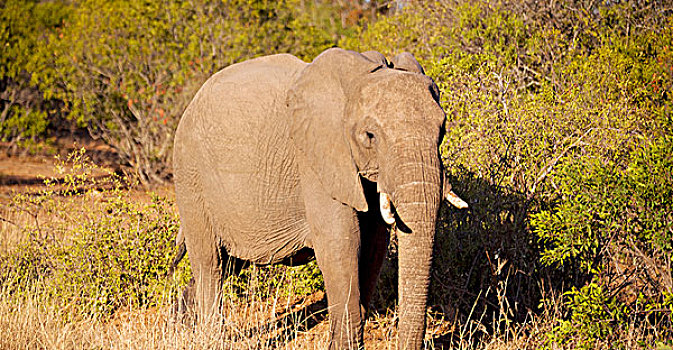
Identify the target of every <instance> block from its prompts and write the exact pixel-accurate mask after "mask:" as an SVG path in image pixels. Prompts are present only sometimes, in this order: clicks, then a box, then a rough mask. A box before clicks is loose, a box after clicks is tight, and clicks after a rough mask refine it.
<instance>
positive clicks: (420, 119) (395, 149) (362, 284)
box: [174, 49, 447, 349]
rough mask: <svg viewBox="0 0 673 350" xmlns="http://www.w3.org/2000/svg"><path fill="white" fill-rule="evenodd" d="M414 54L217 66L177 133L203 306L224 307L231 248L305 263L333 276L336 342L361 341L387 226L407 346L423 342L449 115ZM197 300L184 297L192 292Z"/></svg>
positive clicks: (252, 257)
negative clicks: (385, 209) (387, 205)
mask: <svg viewBox="0 0 673 350" xmlns="http://www.w3.org/2000/svg"><path fill="white" fill-rule="evenodd" d="M438 95H439V93H438V89H437V87H436V85H435V84H434V83H433V81H432V80H431V79H430V78H428V77H427V76H425V75H424V74H423V70H422V68H421V66H420V65H419V64H418V62H417V61H416V60H415V59H414V58H413V56H411V55H410V54H402V55H398V56H396V57H395V58H394V59H392V60H391V62H387V61H386V59H385V58H384V57H383V55H381V54H380V53H378V52H366V53H364V54H359V53H356V52H352V51H345V50H342V49H329V50H327V51H325V52H323V53H322V54H321V55H319V56H318V57H317V58H316V59H315V60H314V61H313V62H312V63H310V64H307V63H305V62H303V61H301V60H299V59H298V58H296V57H294V56H291V55H274V56H267V57H260V58H256V59H253V60H249V61H246V62H243V63H239V64H235V65H232V66H230V67H227V68H226V69H224V70H222V71H220V72H219V73H217V74H215V75H214V76H213V77H211V78H210V79H209V80H208V81H207V82H206V83H205V84H204V85H203V87H202V88H201V89H200V90H199V92H198V93H197V94H196V97H195V98H194V100H193V101H192V102H191V104H190V105H189V107H188V108H187V110H186V111H185V113H184V115H183V117H182V120H181V121H180V124H179V126H178V129H177V133H176V135H175V151H174V165H175V187H176V199H177V204H178V208H179V211H180V220H181V232H182V236H183V237H184V242H185V243H186V247H187V251H188V253H189V260H190V263H191V267H192V271H193V273H194V276H195V279H194V281H193V283H192V284H191V285H190V286H189V287H188V290H186V291H185V294H184V295H185V296H187V298H193V299H194V300H195V304H196V305H197V312H199V313H209V312H213V310H214V308H217V307H218V306H219V304H218V303H219V294H220V291H221V285H222V281H223V276H224V270H226V263H227V261H228V260H229V257H230V256H233V257H236V258H240V259H243V260H247V261H250V262H252V263H256V264H274V263H280V262H285V263H293V264H298V263H304V262H306V261H307V260H308V259H309V258H310V257H312V256H313V255H315V258H316V259H317V261H318V265H319V267H320V270H321V271H322V273H323V276H324V279H325V285H326V289H327V298H328V303H329V315H330V321H331V322H330V324H331V345H330V348H331V349H342V348H360V347H362V330H363V321H364V315H365V310H366V308H367V307H368V305H369V302H370V300H371V297H372V292H373V289H374V286H375V284H376V280H377V278H378V275H379V272H380V269H381V264H382V262H383V259H384V257H385V254H386V249H387V246H388V242H389V238H390V233H389V232H390V227H389V226H388V225H386V223H385V222H384V221H383V220H382V218H381V214H380V213H379V195H378V193H377V190H378V191H380V192H385V193H388V194H390V197H391V199H392V203H393V206H394V207H395V211H396V216H395V219H396V221H397V222H396V226H397V229H398V237H399V238H398V239H399V281H400V283H399V298H400V300H399V310H398V312H399V348H401V349H420V348H421V347H422V346H423V337H424V332H425V309H426V299H427V294H428V285H429V281H430V278H429V276H430V265H431V259H432V248H433V242H434V234H435V220H436V217H437V211H438V208H439V204H440V200H441V197H442V191H443V185H444V186H446V185H447V184H446V183H444V184H443V182H444V181H443V179H444V177H443V176H442V169H441V163H440V159H439V155H438V144H439V143H440V136H441V135H440V134H441V132H442V131H441V129H442V126H443V123H444V119H445V114H444V111H443V110H442V108H441V107H440V106H439V104H438V102H437V100H438ZM187 302H188V303H189V300H187Z"/></svg>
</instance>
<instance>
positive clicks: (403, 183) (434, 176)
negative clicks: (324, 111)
mask: <svg viewBox="0 0 673 350" xmlns="http://www.w3.org/2000/svg"><path fill="white" fill-rule="evenodd" d="M427 148H431V150H432V152H431V153H430V154H431V155H430V157H429V158H428V153H427V152H425V153H422V152H419V149H424V148H423V147H420V148H415V149H416V151H415V152H414V151H411V150H406V151H402V152H401V154H407V155H412V156H411V159H409V158H408V159H406V161H404V160H403V161H402V164H398V165H397V169H399V171H398V177H397V178H398V179H399V182H397V183H396V184H395V185H394V186H393V189H394V191H393V196H392V197H393V204H394V205H395V208H396V211H397V215H398V220H399V221H398V223H397V237H398V247H399V250H398V259H399V260H398V262H399V285H398V291H399V310H398V313H399V326H398V327H399V348H400V349H421V348H422V347H423V338H424V335H425V310H426V305H427V296H428V287H429V284H430V267H431V265H432V251H433V245H434V239H435V224H436V219H437V212H438V210H439V205H440V201H441V192H442V190H441V189H442V182H441V170H440V163H439V157H438V155H437V146H436V145H430V146H428V147H427ZM427 148H425V150H426V151H427Z"/></svg>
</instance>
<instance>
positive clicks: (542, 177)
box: [526, 128, 596, 201]
mask: <svg viewBox="0 0 673 350" xmlns="http://www.w3.org/2000/svg"><path fill="white" fill-rule="evenodd" d="M595 129H596V128H589V129H588V130H587V131H585V132H584V134H582V136H580V137H579V138H577V140H575V142H573V143H571V144H570V145H569V146H568V147H566V148H565V149H564V150H563V151H562V152H561V153H560V154H559V155H558V156H556V157H555V158H554V160H552V161H551V163H549V164H547V165H546V166H545V167H544V168H542V171H541V172H540V175H538V177H537V179H535V182H534V183H533V187H532V188H531V189H530V191H529V192H528V196H527V198H526V199H527V200H529V201H530V200H531V199H533V196H535V189H536V188H537V186H538V185H539V184H540V183H542V181H544V180H545V179H546V178H547V176H548V175H549V173H551V171H552V169H553V168H554V166H555V165H556V164H557V163H558V162H559V160H561V158H563V156H565V154H566V153H568V151H570V150H571V149H573V148H575V147H576V146H577V145H579V143H580V142H582V139H584V137H585V136H587V135H588V134H589V133H590V132H592V131H593V130H595Z"/></svg>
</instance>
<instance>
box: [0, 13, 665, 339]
mask: <svg viewBox="0 0 673 350" xmlns="http://www.w3.org/2000/svg"><path fill="white" fill-rule="evenodd" d="M0 4H2V8H1V9H0V44H1V45H2V48H3V51H2V55H0V98H1V102H0V103H1V105H0V112H1V113H2V114H0V137H1V138H2V141H3V146H4V148H5V149H6V150H7V152H8V153H11V154H29V153H31V152H45V150H49V149H53V148H54V144H55V142H56V141H55V140H57V139H58V138H59V137H62V136H63V135H64V134H70V133H79V134H82V135H87V137H90V138H94V139H98V140H101V141H102V142H104V143H105V144H107V145H108V146H109V147H110V148H111V149H112V150H114V154H116V157H118V158H116V160H115V162H117V163H118V164H121V165H122V167H121V168H120V169H117V171H110V170H108V169H105V168H102V167H99V166H97V165H96V164H94V163H93V162H92V161H91V160H90V159H89V158H88V157H87V155H86V153H84V152H82V151H78V152H75V153H72V154H70V155H69V156H68V157H63V158H59V159H58V160H57V161H56V163H55V167H56V171H55V173H56V175H55V176H53V177H50V178H46V179H45V180H44V185H43V186H41V187H40V188H39V189H38V190H31V191H24V192H19V193H15V194H14V195H12V196H11V198H9V199H3V200H2V205H3V207H2V210H0V230H2V231H3V232H2V237H3V240H4V242H2V243H1V244H0V247H1V248H2V249H1V250H0V284H1V285H0V347H2V348H26V347H28V348H54V347H61V348H82V347H84V348H101V347H122V348H187V347H189V348H194V347H209V348H213V347H214V348H271V347H279V346H280V347H282V346H281V345H279V344H285V343H288V345H287V347H288V348H302V349H303V348H311V349H312V348H321V347H324V346H325V342H326V339H325V338H324V336H323V334H324V333H325V332H324V331H323V332H321V331H320V330H321V329H322V330H324V329H325V328H324V322H322V323H321V322H320V321H323V320H324V312H320V311H318V309H320V306H321V305H322V304H321V302H320V301H319V299H320V298H321V292H320V291H321V290H322V280H321V277H320V273H319V270H317V267H316V266H315V264H309V265H307V266H304V267H294V268H290V267H264V268H260V267H249V268H247V269H245V270H243V273H242V274H241V275H240V276H236V277H230V279H229V280H227V284H226V286H227V287H226V288H225V289H226V293H227V298H226V300H227V302H226V303H225V304H226V307H225V309H226V311H225V312H224V314H225V319H226V321H225V322H221V320H219V321H218V320H203V323H204V324H203V325H200V326H201V327H200V328H198V330H196V331H195V329H194V328H190V327H188V326H187V325H183V324H180V323H173V322H170V313H171V302H172V300H173V298H174V297H175V295H176V293H177V290H179V288H180V287H181V286H183V285H184V284H185V283H186V280H187V279H188V278H189V276H190V272H189V268H188V264H185V262H184V261H183V262H182V263H181V264H180V265H179V266H178V268H177V269H176V270H175V271H170V264H171V261H172V258H173V256H174V254H175V252H174V249H175V248H174V247H173V239H174V237H175V235H176V233H177V229H178V219H177V216H176V210H175V208H174V204H173V202H172V192H171V190H170V187H166V184H168V185H170V178H171V164H170V159H171V143H172V134H173V131H174V129H175V126H176V124H177V121H178V120H179V117H180V115H181V112H182V110H184V108H185V106H186V104H187V103H188V102H189V100H190V98H191V97H192V96H193V95H194V93H195V91H196V89H198V88H199V86H200V85H201V84H202V83H203V81H204V80H205V79H206V78H207V77H208V76H209V75H211V74H212V73H214V72H215V71H217V70H219V69H221V68H223V67H225V66H227V65H229V64H232V63H234V62H238V61H242V60H244V59H246V58H251V57H255V56H260V55H266V54H272V53H278V52H289V53H292V54H295V55H297V56H298V57H300V58H302V59H304V60H311V59H312V58H313V57H314V56H315V55H317V54H318V53H319V52H321V51H323V50H324V49H325V48H328V47H332V46H341V47H344V48H349V49H353V50H357V51H367V50H378V51H380V52H382V53H384V54H385V55H387V56H389V55H394V54H396V53H398V52H401V51H409V52H411V53H413V54H414V55H415V57H416V58H417V59H419V61H420V62H421V63H422V65H423V67H424V68H425V70H426V74H428V75H429V76H431V77H433V78H434V80H435V82H436V83H437V85H438V86H439V88H440V90H441V92H442V94H441V103H442V106H443V107H444V109H445V111H446V112H447V133H446V137H445V139H444V142H443V144H442V146H441V151H442V157H443V160H444V163H445V165H446V166H447V169H448V170H449V173H450V177H451V180H452V184H453V187H454V190H455V191H456V192H457V193H459V194H460V195H461V197H463V198H465V199H466V200H467V201H468V202H469V203H470V209H469V210H467V211H456V210H453V209H450V208H448V207H446V208H442V221H441V222H440V228H439V229H438V233H437V243H436V247H435V250H436V251H435V255H434V256H435V260H434V270H433V271H434V272H433V274H434V275H433V281H432V286H431V298H430V301H429V307H428V326H429V329H428V334H427V340H428V346H429V347H430V348H436V349H439V348H449V347H454V348H490V349H492V348H496V349H499V348H527V349H538V348H546V349H559V348H581V349H593V348H621V349H640V348H643V349H652V348H658V349H670V348H671V347H673V324H672V321H673V320H672V313H673V275H672V273H671V270H672V266H671V263H672V262H671V256H672V255H673V254H672V253H673V210H672V209H671V208H672V207H673V157H672V156H671V154H673V110H672V109H673V104H672V103H671V100H672V98H673V96H671V95H672V93H673V46H672V43H673V4H672V3H670V2H667V1H582V0H563V1H556V2H540V1H509V0H501V1H492V2H489V1H471V0H447V1H430V2H394V1H393V2H387V1H319V0H314V1H299V0H286V1H278V2H274V1H261V0H260V1H257V0H254V1H242V0H226V1H213V0H194V1H187V2H183V1H173V0H169V1H163V2H154V1H144V2H138V1H122V0H114V1H99V0H72V1H25V0H24V1H19V0H6V1H0ZM0 171H1V170H0ZM0 176H2V174H0ZM147 189H151V190H152V191H155V192H157V193H160V194H155V193H153V192H146V190H147ZM395 251H396V250H395V241H394V240H393V242H392V243H391V247H390V254H389V256H388V259H387V261H386V265H385V266H384V271H383V273H382V276H381V279H380V281H379V288H378V292H377V295H376V298H375V300H374V303H375V312H374V313H373V314H372V315H371V316H370V318H369V321H368V325H367V328H366V330H365V332H366V333H367V334H368V335H367V336H366V342H367V345H368V346H370V347H372V348H388V347H392V346H393V345H394V342H395V333H394V332H395V327H394V324H395V302H396V295H395V293H396V287H395V286H396V283H397V282H396V266H395V264H396V258H395ZM315 305H317V307H316V306H315ZM322 306H323V307H324V305H322ZM313 313H315V314H313ZM311 314H313V315H312V316H311ZM316 324H318V325H317V326H315V325H316ZM314 326H315V327H314ZM321 327H322V328H321ZM314 330H317V331H314ZM312 332H313V333H312ZM258 334H264V336H261V337H260V336H258Z"/></svg>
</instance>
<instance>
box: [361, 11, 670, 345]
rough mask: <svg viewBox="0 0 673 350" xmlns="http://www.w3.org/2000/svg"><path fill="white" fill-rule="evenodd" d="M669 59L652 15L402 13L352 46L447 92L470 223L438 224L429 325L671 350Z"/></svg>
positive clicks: (455, 218)
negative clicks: (417, 65)
mask: <svg viewBox="0 0 673 350" xmlns="http://www.w3.org/2000/svg"><path fill="white" fill-rule="evenodd" d="M671 43H673V10H672V9H671V7H670V4H669V5H666V4H664V3H662V2H657V1H652V2H635V1H634V2H629V1H626V2H612V1H609V2H589V1H560V2H534V1H524V2H519V1H498V2H481V1H436V2H432V3H424V4H422V3H410V4H408V6H407V7H406V8H405V10H404V12H403V13H401V14H398V15H395V16H390V17H387V18H383V19H382V20H380V21H378V22H377V23H375V24H373V25H372V26H370V27H369V28H367V29H366V30H362V31H361V33H360V35H359V36H358V37H357V39H354V40H352V41H350V42H349V46H350V47H351V48H353V49H356V50H361V51H362V50H369V49H376V50H379V51H381V52H384V53H385V54H387V55H390V54H395V53H396V52H399V51H402V50H407V51H410V52H412V53H413V54H414V55H415V56H416V57H417V58H419V59H420V60H421V61H422V64H423V66H424V67H425V68H426V72H427V73H428V74H429V75H430V76H432V77H433V78H434V79H435V81H436V82H437V84H438V85H439V87H440V90H441V91H442V97H441V98H442V100H441V103H442V105H443V107H444V109H445V111H446V112H447V119H448V124H447V126H448V132H447V136H446V139H445V140H444V143H443V145H442V147H441V150H442V156H443V158H444V162H445V164H446V165H447V168H448V169H449V171H450V174H451V177H452V183H453V184H454V188H455V189H456V190H457V192H458V193H460V195H461V196H462V197H463V198H467V199H468V202H470V205H471V208H470V209H469V210H468V211H467V212H459V211H453V210H450V209H448V208H446V209H445V210H444V216H445V219H446V220H445V221H444V224H443V226H444V227H443V228H442V229H440V232H439V237H438V240H439V243H438V246H437V251H436V254H435V258H436V260H435V274H436V276H435V279H434V280H433V283H434V287H433V289H432V290H433V293H434V298H433V299H432V303H434V304H435V308H437V309H439V310H441V311H443V312H444V313H445V314H446V315H451V316H454V315H455V317H457V318H458V319H462V320H463V322H470V317H472V318H474V315H480V316H479V318H477V319H479V320H480V321H482V322H483V324H484V325H485V326H486V328H487V329H486V331H487V333H489V334H491V335H498V334H505V336H506V335H507V334H506V333H507V332H510V331H511V330H512V329H513V328H512V327H509V326H510V325H512V323H513V322H523V321H527V320H531V318H532V317H534V316H533V315H536V314H541V313H543V314H546V315H547V316H549V317H550V318H551V317H555V318H556V319H555V320H554V321H553V324H552V325H550V329H548V331H547V332H545V333H544V334H542V333H541V334H538V336H537V337H538V338H539V339H538V341H539V343H538V344H543V345H544V346H545V347H548V348H554V347H555V346H562V347H580V348H602V347H607V348H615V347H624V346H627V345H626V344H631V345H633V342H639V344H640V346H646V347H648V346H653V344H654V343H655V342H667V343H669V344H670V342H671V339H672V337H673V333H672V331H673V328H672V324H671V312H672V311H673V283H672V279H671V267H672V266H671V256H672V253H673V211H672V208H673V196H672V195H673V161H672V160H671V152H672V151H673V135H672V134H671V131H672V126H673V120H672V112H673V111H672V110H671V108H672V105H671V98H672V96H671V93H672V92H673V91H672V89H673V86H672V84H673V47H672V46H671ZM475 300H476V301H475ZM514 329H516V327H515V328H514ZM634 339H635V340H634ZM648 344H649V345H648Z"/></svg>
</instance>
